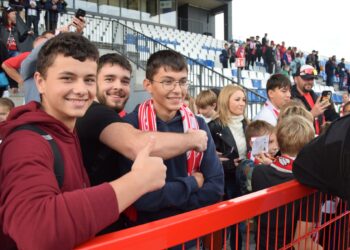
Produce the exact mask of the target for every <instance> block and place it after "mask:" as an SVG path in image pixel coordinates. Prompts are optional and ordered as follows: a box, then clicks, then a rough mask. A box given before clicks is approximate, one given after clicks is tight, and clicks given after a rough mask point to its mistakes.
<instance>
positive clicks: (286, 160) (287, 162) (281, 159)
mask: <svg viewBox="0 0 350 250" xmlns="http://www.w3.org/2000/svg"><path fill="white" fill-rule="evenodd" d="M294 159H295V158H294V157H290V156H288V155H281V156H277V157H276V159H275V160H274V161H273V162H272V163H271V167H274V168H275V169H277V170H278V171H281V172H285V173H292V169H293V162H294Z"/></svg>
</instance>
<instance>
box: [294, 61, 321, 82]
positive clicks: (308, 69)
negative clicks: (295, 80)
mask: <svg viewBox="0 0 350 250" xmlns="http://www.w3.org/2000/svg"><path fill="white" fill-rule="evenodd" d="M295 76H300V77H301V78H303V79H304V80H310V79H317V70H316V69H315V68H314V67H312V66H311V65H307V64H305V65H303V66H301V67H300V68H298V69H297V72H296V73H295Z"/></svg>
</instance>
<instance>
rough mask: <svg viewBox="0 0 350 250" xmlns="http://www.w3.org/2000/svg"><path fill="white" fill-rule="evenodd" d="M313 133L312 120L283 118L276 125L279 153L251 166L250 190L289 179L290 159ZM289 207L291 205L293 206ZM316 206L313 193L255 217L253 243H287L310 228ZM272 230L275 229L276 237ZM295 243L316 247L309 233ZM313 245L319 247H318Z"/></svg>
mask: <svg viewBox="0 0 350 250" xmlns="http://www.w3.org/2000/svg"><path fill="white" fill-rule="evenodd" d="M314 136H315V130H314V128H313V125H312V122H311V121H309V120H308V119H307V118H305V117H303V116H300V115H290V116H287V117H285V118H283V120H281V121H280V122H279V123H278V125H277V141H278V144H279V147H280V152H281V156H277V157H276V159H275V160H274V161H273V162H272V163H271V164H270V165H260V166H257V167H255V168H254V170H253V174H252V187H253V191H259V190H262V189H265V188H269V187H272V186H275V185H278V184H281V183H284V182H287V181H290V180H293V179H294V176H293V173H292V170H293V162H294V159H295V157H296V156H297V155H298V153H299V151H300V150H301V149H302V148H303V147H304V146H305V145H306V144H307V143H308V142H310V141H311V140H312V139H313V138H314ZM300 202H301V204H300ZM293 207H295V209H294V210H293ZM299 208H300V209H299ZM318 210H319V197H318V195H315V196H311V197H307V198H303V199H302V200H301V201H295V202H294V203H293V204H292V203H290V204H288V205H283V206H281V207H280V208H277V209H274V210H272V211H269V212H268V213H265V214H262V215H260V216H259V218H257V220H259V222H260V223H259V227H258V228H257V235H256V239H259V242H257V244H259V246H260V248H261V249H277V248H278V249H280V248H281V247H283V246H286V245H288V244H289V243H291V242H292V241H293V238H294V240H296V239H299V238H300V237H302V236H303V235H305V234H306V233H309V232H310V231H311V230H312V229H313V228H314V226H315V224H316V223H317V221H318V215H319V211H318ZM292 228H294V229H295V231H294V232H292ZM275 232H277V239H276V233H275ZM267 242H268V243H267ZM276 243H277V245H276ZM267 244H268V245H267ZM296 245H297V246H300V247H301V248H302V249H303V247H304V246H306V247H307V248H306V249H309V248H308V247H310V246H314V247H315V248H314V249H316V248H317V247H320V246H319V245H318V244H317V243H316V242H315V241H313V239H312V236H311V235H310V236H308V237H306V238H305V239H303V240H301V241H300V243H296ZM317 249H322V247H320V248H317Z"/></svg>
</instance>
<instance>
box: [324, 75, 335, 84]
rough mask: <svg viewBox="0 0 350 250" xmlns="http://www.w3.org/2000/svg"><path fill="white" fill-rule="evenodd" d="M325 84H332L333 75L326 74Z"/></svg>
mask: <svg viewBox="0 0 350 250" xmlns="http://www.w3.org/2000/svg"><path fill="white" fill-rule="evenodd" d="M326 85H327V86H333V76H332V75H327V78H326Z"/></svg>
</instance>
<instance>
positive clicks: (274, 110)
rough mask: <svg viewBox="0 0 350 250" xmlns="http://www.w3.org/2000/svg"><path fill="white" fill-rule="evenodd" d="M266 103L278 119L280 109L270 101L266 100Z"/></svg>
mask: <svg viewBox="0 0 350 250" xmlns="http://www.w3.org/2000/svg"><path fill="white" fill-rule="evenodd" d="M264 105H265V107H266V108H267V109H268V110H270V111H271V112H272V114H273V116H274V117H275V118H276V120H277V119H278V115H279V114H280V111H279V110H278V109H276V108H275V106H273V104H272V103H271V102H270V101H266V102H265V104H264Z"/></svg>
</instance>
